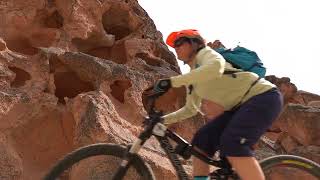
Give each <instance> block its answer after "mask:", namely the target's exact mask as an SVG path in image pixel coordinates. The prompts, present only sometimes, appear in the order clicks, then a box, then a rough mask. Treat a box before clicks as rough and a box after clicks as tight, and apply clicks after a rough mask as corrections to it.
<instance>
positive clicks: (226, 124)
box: [192, 88, 283, 157]
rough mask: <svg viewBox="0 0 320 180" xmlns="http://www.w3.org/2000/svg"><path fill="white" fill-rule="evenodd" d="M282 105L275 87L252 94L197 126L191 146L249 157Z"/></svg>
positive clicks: (210, 154)
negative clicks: (237, 104)
mask: <svg viewBox="0 0 320 180" xmlns="http://www.w3.org/2000/svg"><path fill="white" fill-rule="evenodd" d="M282 106H283V98H282V95H281V93H280V92H279V91H278V90H277V89H276V88H273V89H271V90H269V91H267V92H264V93H262V94H259V95H256V96H254V97H252V98H250V99H249V100H248V101H247V102H245V103H243V104H242V105H241V106H240V107H239V108H238V109H236V110H234V111H226V112H225V113H223V114H222V115H220V116H219V117H217V118H216V119H213V120H210V121H209V122H208V123H207V124H205V125H204V126H203V127H201V128H200V129H199V130H198V131H197V133H196V134H195V135H194V137H193V140H192V145H193V146H196V147H198V148H199V149H201V150H202V151H204V152H205V153H207V154H208V155H209V156H213V155H214V153H215V152H216V151H217V150H220V154H221V155H222V156H233V157H248V156H253V152H252V146H253V145H254V144H255V143H256V142H257V141H258V140H259V138H260V136H261V135H262V134H263V133H264V132H265V131H266V130H267V129H268V128H269V127H270V126H271V124H272V122H273V121H274V120H275V119H276V118H277V117H278V115H279V114H280V112H281V109H282Z"/></svg>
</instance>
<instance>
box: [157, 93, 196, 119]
mask: <svg viewBox="0 0 320 180" xmlns="http://www.w3.org/2000/svg"><path fill="white" fill-rule="evenodd" d="M200 104H201V98H200V97H198V96H196V95H195V94H191V95H189V94H188V95H187V97H186V104H185V106H184V107H182V108H181V109H179V110H177V111H175V112H172V113H170V114H167V115H164V116H163V118H164V124H172V123H176V122H179V121H182V120H185V119H188V118H190V117H192V116H195V115H196V114H197V112H198V111H199V110H198V109H199V107H200Z"/></svg>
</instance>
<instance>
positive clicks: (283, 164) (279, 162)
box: [260, 155, 320, 180]
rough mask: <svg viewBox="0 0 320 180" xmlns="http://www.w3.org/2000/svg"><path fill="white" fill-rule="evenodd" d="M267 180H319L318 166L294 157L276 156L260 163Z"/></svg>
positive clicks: (319, 167) (319, 168)
mask: <svg viewBox="0 0 320 180" xmlns="http://www.w3.org/2000/svg"><path fill="white" fill-rule="evenodd" d="M260 165H261V168H262V170H263V172H264V174H265V176H266V179H267V180H281V179H290V180H319V179H320V166H319V164H317V163H315V162H313V161H311V160H308V159H306V158H303V157H299V156H294V155H278V156H273V157H269V158H267V159H264V160H262V161H261V162H260Z"/></svg>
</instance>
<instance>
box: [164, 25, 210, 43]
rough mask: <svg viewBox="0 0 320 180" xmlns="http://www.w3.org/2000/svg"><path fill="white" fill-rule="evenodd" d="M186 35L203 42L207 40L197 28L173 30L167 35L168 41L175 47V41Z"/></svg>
mask: <svg viewBox="0 0 320 180" xmlns="http://www.w3.org/2000/svg"><path fill="white" fill-rule="evenodd" d="M182 37H186V38H190V39H198V40H200V41H201V42H205V41H204V39H203V38H202V37H201V35H200V33H199V32H198V30H195V29H185V30H181V31H176V32H172V33H170V34H169V36H168V37H167V40H166V43H167V44H168V45H169V46H170V47H173V48H174V42H175V41H176V40H178V39H179V38H182Z"/></svg>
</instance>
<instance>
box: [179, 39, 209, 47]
mask: <svg viewBox="0 0 320 180" xmlns="http://www.w3.org/2000/svg"><path fill="white" fill-rule="evenodd" d="M185 42H187V43H189V44H197V45H198V46H199V47H203V46H205V42H204V40H200V39H199V38H189V37H181V38H179V39H177V40H176V41H175V42H174V45H175V46H180V45H181V44H183V43H185Z"/></svg>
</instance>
